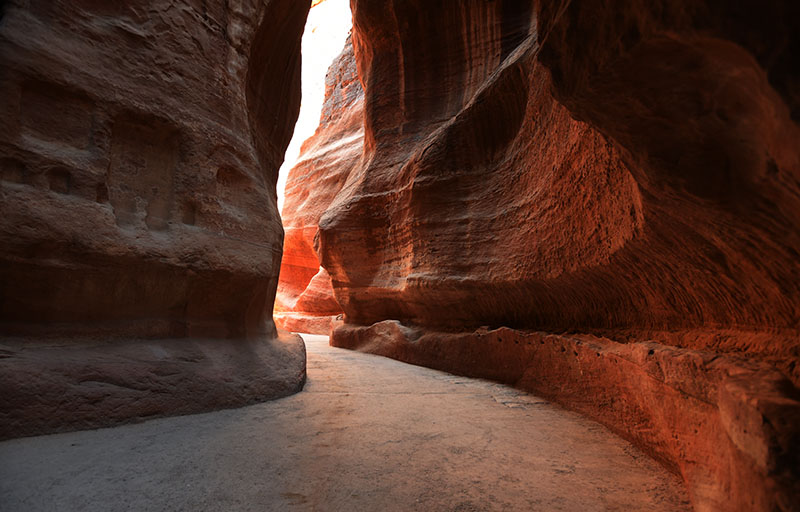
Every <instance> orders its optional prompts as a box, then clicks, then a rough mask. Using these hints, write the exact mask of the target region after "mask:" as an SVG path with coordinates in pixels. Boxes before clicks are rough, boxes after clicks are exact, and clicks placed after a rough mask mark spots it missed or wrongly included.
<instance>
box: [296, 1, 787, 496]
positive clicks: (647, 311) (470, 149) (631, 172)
mask: <svg viewBox="0 0 800 512" xmlns="http://www.w3.org/2000/svg"><path fill="white" fill-rule="evenodd" d="M352 7H353V14H354V33H353V44H354V47H355V53H354V57H355V60H356V64H357V69H358V75H359V79H360V81H361V83H362V85H363V87H364V91H365V92H364V107H363V108H364V139H363V154H362V155H361V158H360V160H359V161H358V162H357V165H355V166H354V167H352V168H350V169H349V172H347V176H346V181H345V182H344V185H342V186H341V190H339V191H338V192H337V193H336V195H335V198H334V199H333V201H328V199H327V198H326V200H325V201H324V202H322V203H320V204H321V205H322V206H327V210H326V211H325V212H324V214H323V215H322V216H321V217H320V218H319V241H318V245H317V246H315V249H316V253H317V254H318V255H319V258H320V261H321V263H322V267H324V269H325V270H327V272H328V273H329V274H330V276H331V280H332V285H333V289H334V294H335V296H336V299H337V301H338V303H339V304H340V305H341V307H342V309H343V311H344V321H345V323H344V325H342V326H340V327H339V328H337V329H336V330H335V331H334V334H333V338H332V343H333V344H335V345H337V346H344V347H350V348H357V349H360V350H366V351H371V352H376V353H380V354H383V355H387V356H390V357H395V358H399V359H403V360H406V361H410V362H414V363H417V364H425V365H428V366H433V367H437V368H442V369H446V370H448V371H452V372H456V373H464V374H468V375H475V376H481V377H488V378H493V379H498V380H502V381H504V382H511V383H514V384H516V385H518V386H521V387H524V388H526V389H530V390H533V391H536V392H539V393H543V394H546V395H547V396H550V397H553V398H554V399H556V400H558V401H559V402H561V403H562V404H565V405H567V406H569V407H571V408H574V409H577V410H580V411H581V412H583V413H585V414H587V415H589V416H591V417H593V418H596V419H598V420H600V421H602V422H603V423H605V424H606V425H609V426H610V427H612V428H613V429H614V430H615V431H617V432H619V433H620V434H621V435H623V436H625V437H627V438H629V439H631V440H633V441H635V442H636V443H637V444H638V445H639V446H642V447H643V448H645V449H646V450H647V451H648V452H649V453H650V454H651V455H653V456H655V457H657V458H658V459H659V460H661V461H662V462H664V463H665V464H666V465H667V466H668V467H670V468H671V469H673V470H674V471H676V472H679V473H680V474H681V475H682V476H683V478H684V480H685V481H686V483H687V486H688V488H689V490H690V493H691V494H692V500H693V503H694V505H695V507H696V508H697V509H698V510H720V509H729V510H773V509H776V508H777V509H784V510H794V509H796V507H797V503H796V500H795V499H794V498H793V497H794V496H796V495H797V494H798V480H799V479H800V470H798V467H800V461H798V459H797V454H798V453H800V451H798V446H800V441H799V439H800V438H799V437H798V424H800V423H798V420H797V418H798V411H800V402H798V396H800V395H798V391H797V385H798V383H800V373H798V372H800V364H798V362H799V361H800V333H798V325H800V265H798V263H797V261H798V255H800V229H799V228H800V225H799V223H800V151H798V148H799V147H800V131H799V129H798V124H797V122H796V117H797V116H796V115H795V114H793V112H794V111H795V110H796V104H797V86H796V84H797V73H798V71H797V69H794V68H793V67H792V66H789V65H787V59H788V58H789V57H788V56H790V55H792V48H794V47H796V44H797V43H796V39H797V38H796V35H794V34H796V33H797V31H796V28H797V27H795V26H793V25H792V24H796V23H797V20H798V19H800V17H798V16H794V15H793V13H794V11H793V10H794V9H796V8H795V7H793V6H792V5H791V3H790V2H778V3H776V4H774V5H772V6H771V7H770V8H768V9H766V10H761V9H760V8H759V7H758V6H757V5H756V4H755V3H745V4H741V5H737V6H736V7H734V6H731V5H728V4H726V5H725V6H722V5H720V6H719V7H716V6H714V5H705V4H703V3H699V4H698V3H696V2H675V3H669V5H667V4H663V5H662V4H661V3H652V2H635V1H631V2H626V3H625V5H624V6H622V7H620V6H617V5H616V4H615V5H614V6H612V5H610V4H608V3H607V2H602V1H599V0H598V1H590V2H572V3H569V2H567V3H564V2H554V1H544V2H541V3H534V2H508V1H506V2H504V1H495V2H481V1H477V0H476V1H469V2H463V3H462V4H461V5H460V6H459V8H458V9H452V8H451V7H449V6H445V5H440V4H432V3H430V2H422V1H408V2H403V3H401V4H397V3H386V2H370V1H366V0H363V1H362V0H355V1H353V2H352ZM537 18H538V20H537ZM769 20H774V23H770V21H769ZM332 161H335V160H332ZM314 165H315V166H316V168H324V167H325V162H320V161H317V162H315V164H314ZM339 173H341V169H339V168H336V170H335V171H334V174H335V175H336V176H337V177H338V176H339V175H340V174H339ZM319 179H320V177H316V178H314V180H308V181H307V184H306V186H305V187H304V188H303V189H301V190H302V192H301V191H300V190H294V191H290V194H289V197H291V195H292V194H298V195H299V194H305V193H308V191H310V190H313V189H314V187H315V186H316V181H315V180H319ZM337 179H338V178H337ZM337 186H339V185H338V183H337ZM318 208H319V207H318ZM316 211H318V209H317V210H316ZM315 215H316V213H315ZM311 231H312V232H313V230H311ZM309 245H310V243H309ZM307 254H308V253H307ZM314 270H315V268H314V266H313V261H311V258H309V266H308V269H307V271H308V275H309V277H308V279H310V278H311V276H313V275H314V272H313V271H314ZM544 333H567V334H563V335H548V334H544Z"/></svg>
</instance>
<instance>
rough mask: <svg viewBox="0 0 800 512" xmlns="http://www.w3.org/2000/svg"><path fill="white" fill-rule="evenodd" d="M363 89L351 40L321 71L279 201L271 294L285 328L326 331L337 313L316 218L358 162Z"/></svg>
mask: <svg viewBox="0 0 800 512" xmlns="http://www.w3.org/2000/svg"><path fill="white" fill-rule="evenodd" d="M363 118H364V91H363V89H362V87H361V82H360V81H359V80H358V75H357V72H356V65H355V58H354V56H353V44H352V40H351V39H350V38H348V39H347V42H346V44H345V48H344V50H343V51H342V53H341V55H339V56H338V57H337V58H336V60H335V61H334V62H333V64H331V66H330V68H329V69H328V73H327V75H326V76H325V100H324V102H323V105H322V113H321V115H320V124H319V127H318V128H317V130H316V132H315V133H314V135H313V136H312V137H310V138H309V139H308V140H306V141H305V142H304V143H303V146H302V148H301V154H300V159H299V161H298V163H297V165H295V166H294V167H293V168H292V169H291V170H290V171H289V176H288V178H287V186H286V203H285V204H284V207H283V212H282V217H283V227H284V230H285V233H286V235H285V239H284V246H283V260H282V261H281V274H280V280H279V283H278V294H277V297H276V299H275V312H274V316H275V322H276V323H277V324H278V325H279V326H280V327H283V328H285V329H287V330H290V331H295V332H308V333H314V334H329V333H330V331H331V322H332V321H334V320H336V318H337V317H339V316H341V314H342V308H341V306H339V303H338V302H337V301H336V298H335V297H334V294H333V288H332V286H331V278H330V275H329V274H328V272H327V271H326V270H325V269H324V268H323V267H322V266H321V265H320V258H319V254H318V243H319V220H320V217H322V215H323V214H324V213H325V211H326V210H327V209H328V206H329V205H330V204H331V202H333V200H334V198H336V196H337V194H339V193H340V192H341V190H342V187H343V186H344V184H345V182H346V181H347V177H348V175H349V174H350V170H351V169H353V168H355V167H357V166H359V165H360V161H361V155H362V149H363V144H364V124H363Z"/></svg>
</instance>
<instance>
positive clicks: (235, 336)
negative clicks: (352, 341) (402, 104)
mask: <svg viewBox="0 0 800 512" xmlns="http://www.w3.org/2000/svg"><path fill="white" fill-rule="evenodd" d="M309 4H310V2H309V1H308V0H307V1H295V0H270V1H267V2H258V1H254V0H253V1H251V0H237V1H234V2H227V3H224V2H222V3H221V2H210V3H209V2H199V1H197V2H193V1H191V0H185V1H181V2H177V3H176V2H167V1H160V0H145V1H126V2H97V1H93V0H77V1H47V2H20V1H15V0H10V1H6V2H3V17H2V20H0V67H2V73H0V124H1V125H2V127H3V130H0V170H1V171H2V175H1V176H0V178H1V179H2V186H1V187H0V198H1V199H0V205H1V206H0V208H1V209H2V214H0V245H1V246H2V250H0V332H2V334H3V335H4V338H3V341H2V343H3V353H4V355H6V357H5V358H4V359H3V360H2V374H1V375H0V384H2V388H3V389H2V396H3V397H4V398H3V402H4V403H3V404H2V407H0V409H1V411H0V412H2V414H3V422H2V423H3V432H2V436H4V437H5V436H12V435H21V434H30V433H35V432H38V431H41V430H52V429H58V428H75V427H85V426H97V425H99V424H106V423H109V422H114V421H119V420H122V419H125V418H130V417H139V416H151V415H157V414H169V413H178V412H192V411H196V410H202V409H207V408H211V407H220V406H224V405H235V404H240V403H246V402H248V401H253V400H258V399H264V398H269V397H272V396H280V395H283V394H287V393H290V392H292V391H295V390H297V389H299V388H300V386H301V385H302V381H303V378H304V365H305V363H304V352H303V348H302V342H301V341H300V340H299V339H297V338H296V337H287V336H282V337H280V338H279V337H277V333H276V330H275V327H274V323H273V321H272V318H271V308H272V303H273V300H274V296H275V289H276V285H277V278H278V268H279V265H280V258H281V248H282V235H283V232H282V228H281V224H280V218H279V216H278V212H277V208H276V195H275V180H276V175H277V169H278V167H279V166H280V163H281V161H282V158H283V152H284V150H285V148H286V146H287V144H288V142H289V139H290V137H291V133H292V126H293V124H294V120H295V119H296V117H297V113H298V110H299V103H300V87H299V80H300V37H301V35H302V30H303V24H304V21H305V16H306V14H307V11H308V8H309ZM134 339H139V340H142V341H141V343H138V342H133V341H132V340H134ZM214 339H219V341H216V342H215V341H211V340H214ZM115 340H116V341H115ZM225 340H230V341H225ZM233 340H236V341H233ZM112 345H113V346H112ZM53 346H58V349H57V350H56V349H53V350H56V351H60V352H59V353H61V356H59V357H55V356H52V354H55V353H56V352H53V351H50V350H51V349H52V348H53ZM70 347H72V348H73V349H74V351H72V352H69V351H67V352H69V353H68V354H67V353H63V352H64V351H65V350H67V349H68V348H70ZM79 351H84V352H82V353H80V352H79ZM69 354H72V355H69ZM81 354H82V355H81ZM68 359H75V360H81V361H84V363H83V364H80V365H77V364H72V365H70V364H66V363H64V361H66V360H68ZM217 363H219V367H218V368H216V369H214V365H215V364H217ZM173 367H174V368H173ZM225 368H227V370H225ZM229 372H230V373H233V374H234V375H233V376H229V375H228V373H229ZM176 373H182V374H183V375H182V376H181V377H175V378H173V377H170V376H174V375H175V374H176ZM40 381H50V382H49V384H48V385H45V384H41V382H40ZM222 381H226V383H225V384H222ZM40 384H41V385H40ZM248 386H249V387H248ZM39 388H41V389H39ZM223 388H224V389H226V390H227V391H223ZM37 390H38V391H37ZM45 390H46V391H45ZM159 396H160V397H161V398H160V399H159V398H158V397H159ZM126 397H127V398H126ZM33 402H35V404H33ZM169 402H175V403H171V404H170V403H169ZM145 403H147V405H137V404H145ZM32 404H33V405H32ZM29 406H30V407H29ZM54 408H55V409H58V411H57V412H53V410H54ZM48 416H49V417H48ZM43 422H44V423H43Z"/></svg>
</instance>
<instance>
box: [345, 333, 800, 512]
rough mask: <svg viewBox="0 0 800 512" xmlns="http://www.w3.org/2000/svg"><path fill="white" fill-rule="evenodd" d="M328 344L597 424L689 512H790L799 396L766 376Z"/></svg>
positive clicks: (648, 359) (526, 352) (665, 352)
mask: <svg viewBox="0 0 800 512" xmlns="http://www.w3.org/2000/svg"><path fill="white" fill-rule="evenodd" d="M331 344H332V345H333V346H336V347H343V348H350V349H355V350H359V351H363V352H371V353H374V354H378V355H383V356H386V357H391V358H394V359H399V360H401V361H405V362H408V363H412V364H418V365H422V366H428V367H432V368H436V369H439V370H444V371H448V372H451V373H456V374H460V375H466V376H470V377H480V378H486V379H492V380H497V381H501V382H504V383H507V384H510V385H513V386H516V387H518V388H521V389H524V390H527V391H531V392H533V393H536V394H537V395H540V396H542V397H545V398H548V399H550V400H553V401H555V402H557V403H559V404H561V405H563V406H564V407H567V408H569V409H572V410H575V411H577V412H580V413H582V414H585V415H586V416H588V417H590V418H592V419H594V420H596V421H598V422H600V423H602V424H604V425H606V426H607V427H608V428H610V429H611V430H613V431H614V432H616V433H617V434H619V435H620V436H622V437H624V438H626V439H628V440H630V441H631V442H633V443H635V444H636V445H638V446H639V447H641V448H642V449H644V450H645V451H646V452H648V453H649V454H650V455H652V456H653V457H654V458H656V459H657V460H659V461H661V462H662V463H663V464H664V465H665V466H666V467H667V468H669V469H670V470H672V471H674V472H676V473H678V474H680V475H681V476H682V477H683V479H684V481H685V482H686V485H687V487H688V489H689V492H690V494H691V496H692V501H693V504H694V506H695V509H696V510H699V511H705V510H708V511H710V510H731V511H733V510H741V511H745V510H747V511H760V510H763V511H766V510H798V507H800V505H799V504H798V503H797V502H796V501H795V500H794V499H793V497H796V496H798V495H800V460H798V457H800V401H798V396H800V395H799V394H798V390H797V389H796V388H795V387H794V386H793V385H792V384H791V382H790V381H789V380H788V379H786V378H785V377H784V376H783V375H782V374H781V373H780V372H778V371H777V370H775V369H773V368H772V367H770V366H768V365H765V364H760V363H756V362H753V361H747V360H744V359H739V358H736V357H733V356H729V355H719V354H713V353H709V352H699V351H694V350H688V349H680V348H674V347H669V346H665V345H661V344H658V343H653V342H638V343H628V344H621V343H617V342H614V341H612V340H609V339H607V338H598V337H594V336H588V335H577V336H572V335H548V334H546V333H541V332H531V331H517V330H513V329H508V328H499V329H494V330H489V329H486V328H483V329H479V330H477V331H474V332H469V333H446V332H434V331H425V330H417V329H414V328H410V327H406V326H403V325H401V324H400V323H399V322H396V321H391V320H387V321H383V322H379V323H376V324H373V325H371V326H368V327H367V326H355V325H348V324H341V323H340V324H339V325H338V327H336V328H335V329H334V331H333V335H332V337H331Z"/></svg>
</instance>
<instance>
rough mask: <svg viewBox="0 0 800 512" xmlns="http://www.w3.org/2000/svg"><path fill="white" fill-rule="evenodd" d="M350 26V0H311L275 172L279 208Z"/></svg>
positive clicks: (281, 209) (314, 122)
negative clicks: (288, 127) (285, 142)
mask: <svg viewBox="0 0 800 512" xmlns="http://www.w3.org/2000/svg"><path fill="white" fill-rule="evenodd" d="M352 27H353V20H352V15H351V13H350V0H314V2H313V3H312V7H311V11H310V12H309V14H308V21H307V22H306V28H305V32H304V33H303V42H302V63H303V64H302V66H303V70H302V94H303V99H302V102H301V104H300V115H299V116H298V118H297V124H296V125H295V127H294V135H293V137H292V141H291V142H290V143H289V147H288V148H287V149H286V156H285V157H284V161H283V165H282V166H281V168H280V171H279V172H278V185H277V189H278V211H283V203H284V194H285V191H286V178H287V177H288V175H289V170H290V169H291V168H292V167H294V165H295V164H296V163H297V160H298V157H299V156H300V147H301V146H302V144H303V142H304V141H305V140H306V139H307V138H309V137H311V136H312V135H313V134H314V131H315V130H316V129H317V125H318V124H319V117H320V112H321V110H322V103H323V100H324V99H325V74H326V73H327V71H328V67H329V66H330V65H331V63H332V62H333V59H335V58H336V56H337V55H339V53H340V52H341V51H342V49H343V48H344V44H345V41H346V40H347V34H348V33H349V32H350V29H351V28H352Z"/></svg>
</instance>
